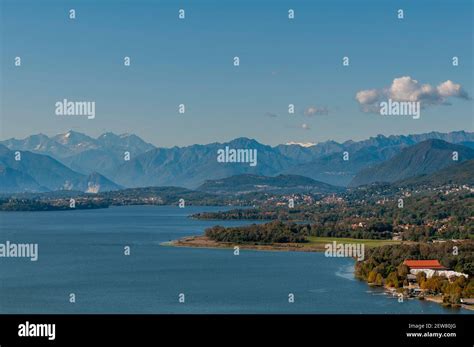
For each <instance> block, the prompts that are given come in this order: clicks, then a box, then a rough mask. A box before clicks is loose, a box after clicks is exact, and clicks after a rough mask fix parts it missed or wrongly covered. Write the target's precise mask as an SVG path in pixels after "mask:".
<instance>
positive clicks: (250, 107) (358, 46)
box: [0, 0, 474, 146]
mask: <svg viewBox="0 0 474 347" xmlns="http://www.w3.org/2000/svg"><path fill="white" fill-rule="evenodd" d="M0 3H1V12H2V13H1V15H2V17H1V20H0V28H1V41H0V45H1V69H2V70H1V73H2V75H1V79H2V90H1V97H2V100H1V121H2V122H1V126H2V128H1V132H0V138H2V139H6V138H10V137H17V138H22V137H25V136H28V135H30V134H35V133H40V132H41V133H45V134H48V135H53V134H57V133H60V132H65V131H67V130H69V129H74V130H77V131H81V132H84V133H87V134H89V135H92V136H97V135H99V134H101V133H103V132H105V131H113V132H116V133H124V132H129V133H135V134H137V135H139V136H141V137H142V138H144V139H145V140H147V141H149V142H151V143H153V144H155V145H158V146H173V145H178V146H181V145H188V144H194V143H209V142H214V141H226V140H230V139H233V138H236V137H240V136H246V137H250V138H255V139H257V140H258V141H261V142H263V143H266V144H271V145H275V144H278V143H285V142H288V141H297V142H308V141H309V142H320V141H324V140H328V139H333V140H337V141H343V140H347V139H356V140H357V139H363V138H367V137H369V136H374V135H377V134H386V135H389V134H409V133H421V132H428V131H432V130H436V131H451V130H469V131H473V127H474V123H473V100H472V99H462V98H450V99H449V100H448V101H449V105H446V104H436V105H431V106H429V107H426V108H425V109H424V110H423V111H422V117H421V119H419V120H413V119H411V118H409V117H389V118H386V117H385V118H384V117H382V116H380V115H377V114H373V113H366V112H363V111H361V107H360V105H359V104H358V102H357V101H356V99H355V95H356V93H357V92H358V91H360V90H366V89H382V88H384V87H388V86H390V85H391V83H392V81H393V79H395V78H397V77H402V76H410V77H411V78H412V79H415V80H418V81H419V82H420V83H421V84H425V83H426V84H430V85H432V86H434V87H436V86H437V85H439V84H440V83H442V82H444V81H446V80H451V81H453V82H454V83H456V84H460V85H461V86H462V88H463V89H464V90H465V92H467V93H468V95H469V96H470V97H471V98H472V96H473V94H474V90H473V24H472V23H473V2H472V1H471V0H451V1H438V0H429V1H428V0H416V1H414V0H410V1H402V0H400V1H398V0H397V1H388V0H377V1H375V0H373V1H365V0H362V1H354V0H350V1H349V0H347V1H337V0H336V1H335V0H325V1H316V0H313V1H309V0H307V1H278V0H276V1H270V0H266V1H263V0H254V1H250V0H245V1H222V0H221V1H218V0H213V1H209V0H206V1H201V0H192V1H140V0H134V1H131V0H130V1H97V0H96V1H87V0H80V1H65V0H64V1H60V0H56V1H49V0H45V1H22V0H15V1H13V0H0ZM70 8H74V9H75V10H76V13H77V18H76V20H74V21H71V20H69V19H68V10H69V9H70ZM180 8H183V9H185V10H186V19H185V20H178V10H179V9H180ZM289 8H292V9H294V10H295V13H296V18H295V19H294V20H292V21H290V20H288V18H287V11H288V9H289ZM399 8H402V9H404V11H405V19H404V20H398V19H397V17H396V15H397V13H396V12H397V9H399ZM16 56H21V58H22V66H21V67H20V68H18V67H15V66H14V64H13V63H14V57H16ZM124 56H130V57H131V59H132V65H131V66H130V67H124V66H123V57H124ZM234 56H239V57H240V59H241V66H240V67H234V66H233V57H234ZM343 56H349V57H350V66H349V67H343V66H342V57H343ZM452 56H458V57H459V59H460V66H458V67H453V66H452V64H451V57H452ZM64 98H67V99H69V100H77V101H82V100H87V101H95V102H96V118H95V119H94V120H87V119H86V118H85V117H82V118H81V117H79V118H78V117H58V116H56V115H55V114H54V104H55V102H56V101H59V100H62V99H64ZM180 103H184V104H185V105H186V108H187V111H186V113H185V114H184V115H180V114H178V111H177V108H178V104H180ZM289 103H294V104H295V105H296V114H295V115H289V114H288V113H287V107H288V104H289ZM309 107H316V108H318V109H323V110H324V109H327V112H323V113H327V114H318V115H314V116H312V117H309V116H307V115H304V110H305V109H307V108H309ZM303 124H306V126H303Z"/></svg>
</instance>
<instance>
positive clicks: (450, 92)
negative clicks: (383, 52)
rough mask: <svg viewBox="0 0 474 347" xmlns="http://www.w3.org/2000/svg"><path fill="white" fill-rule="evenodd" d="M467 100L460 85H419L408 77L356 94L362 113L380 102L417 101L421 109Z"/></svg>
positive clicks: (446, 82) (465, 93)
mask: <svg viewBox="0 0 474 347" xmlns="http://www.w3.org/2000/svg"><path fill="white" fill-rule="evenodd" d="M451 97H455V98H462V99H469V96H468V94H467V92H466V91H465V90H464V89H463V88H462V86H461V85H460V84H456V83H454V82H452V81H450V80H447V81H445V82H443V83H440V84H439V85H438V86H432V85H430V84H421V83H419V82H418V81H417V80H415V79H413V78H411V77H410V76H403V77H398V78H395V79H394V80H393V81H392V84H391V85H390V86H389V87H387V88H382V89H367V90H361V91H359V92H357V93H356V96H355V98H356V100H357V101H358V102H359V104H360V105H361V106H362V109H363V110H364V111H371V110H373V106H376V103H378V101H381V100H387V99H392V100H396V101H419V102H420V103H421V105H422V107H426V106H430V105H441V104H449V102H448V101H447V99H448V98H451Z"/></svg>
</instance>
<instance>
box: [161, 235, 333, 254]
mask: <svg viewBox="0 0 474 347" xmlns="http://www.w3.org/2000/svg"><path fill="white" fill-rule="evenodd" d="M162 245H163V246H172V247H183V248H211V249H233V248H234V247H239V249H246V250H256V251H280V252H324V251H325V248H324V245H323V244H321V245H309V244H305V243H278V244H276V243H273V244H246V243H234V242H218V241H213V240H211V239H209V238H208V237H206V236H186V237H183V238H180V239H178V240H173V241H169V242H163V243H162Z"/></svg>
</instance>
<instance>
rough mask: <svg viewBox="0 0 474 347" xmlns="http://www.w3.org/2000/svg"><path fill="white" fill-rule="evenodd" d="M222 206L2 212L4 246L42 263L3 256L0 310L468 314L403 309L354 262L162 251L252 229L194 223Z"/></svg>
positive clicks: (421, 305)
mask: <svg viewBox="0 0 474 347" xmlns="http://www.w3.org/2000/svg"><path fill="white" fill-rule="evenodd" d="M222 209H223V208H222V207H186V208H184V209H180V208H178V207H171V206H165V207H161V206H160V207H157V206H127V207H113V208H109V209H101V210H76V211H61V212H0V228H1V229H0V243H4V242H5V241H7V240H8V241H10V242H15V243H23V242H25V243H38V245H39V259H38V261H36V262H32V261H30V260H29V259H25V258H0V313H354V314H359V313H468V311H466V310H460V309H457V310H453V309H445V308H443V307H441V306H440V305H438V304H435V303H431V302H425V301H419V300H416V299H414V300H405V301H404V302H403V303H399V302H398V300H397V299H396V298H392V297H390V296H388V295H386V294H385V293H384V292H383V291H381V290H377V289H371V288H369V287H368V286H367V285H366V284H365V283H364V282H361V281H358V280H355V279H354V277H353V260H352V259H347V258H326V257H325V256H324V254H323V253H299V252H268V251H265V252H262V251H247V250H241V251H240V255H239V256H235V255H234V254H233V250H231V249H229V250H226V249H196V248H177V247H169V246H163V245H161V243H162V242H166V241H169V240H173V239H177V238H180V237H183V236H189V235H196V234H202V233H203V231H204V229H205V228H206V227H209V226H212V225H215V224H220V225H225V226H231V225H243V224H248V223H249V222H248V221H218V222H217V221H198V220H193V219H190V218H188V216H189V215H190V214H192V213H195V212H200V211H215V210H222ZM126 245H129V246H130V247H131V255H130V256H125V255H124V246H126ZM69 293H75V295H76V303H74V304H71V303H70V302H69ZM180 293H184V294H185V303H179V302H178V295H179V294H180ZM289 293H293V294H294V295H295V302H294V303H289V302H288V294H289Z"/></svg>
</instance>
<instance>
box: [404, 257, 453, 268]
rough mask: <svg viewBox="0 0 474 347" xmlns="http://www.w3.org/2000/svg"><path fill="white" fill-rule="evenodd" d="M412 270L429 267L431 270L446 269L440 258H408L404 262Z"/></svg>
mask: <svg viewBox="0 0 474 347" xmlns="http://www.w3.org/2000/svg"><path fill="white" fill-rule="evenodd" d="M403 264H404V265H406V266H408V268H409V269H410V270H417V269H429V270H446V268H445V267H444V266H443V265H441V264H440V263H439V261H438V260H411V259H407V260H405V261H404V262H403Z"/></svg>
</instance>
